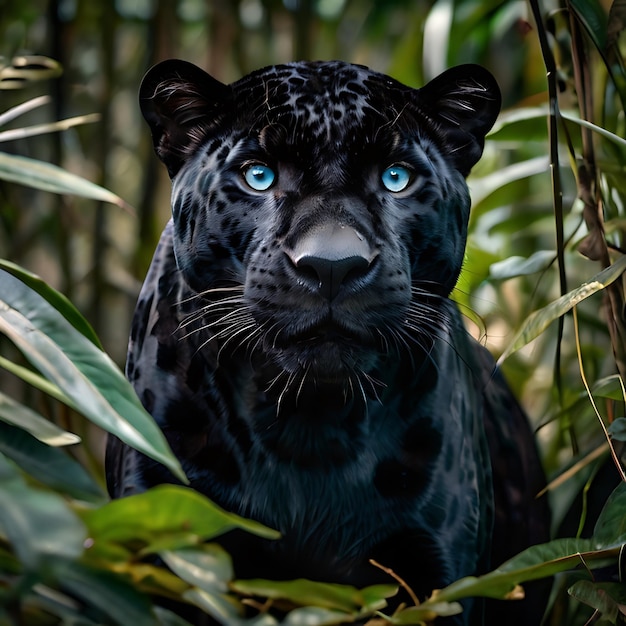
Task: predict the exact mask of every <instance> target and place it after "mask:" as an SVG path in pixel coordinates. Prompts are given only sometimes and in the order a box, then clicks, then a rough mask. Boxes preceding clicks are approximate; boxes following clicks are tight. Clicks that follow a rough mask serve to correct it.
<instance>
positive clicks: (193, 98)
mask: <svg viewBox="0 0 626 626" xmlns="http://www.w3.org/2000/svg"><path fill="white" fill-rule="evenodd" d="M231 103H232V92H231V89H230V87H229V86H228V85H224V84H223V83H221V82H219V81H218V80H216V79H215V78H213V77H212V76H210V75H209V74H207V73H206V72H205V71H203V70H201V69H200V68H199V67H196V66H195V65H193V64H192V63H188V62H187V61H180V60H178V59H169V60H167V61H162V62H161V63H159V64H157V65H155V66H154V67H153V68H151V69H150V70H149V71H148V73H147V74H146V75H145V76H144V78H143V81H142V83H141V87H140V88H139V104H140V106H141V112H142V113H143V116H144V117H145V118H146V121H147V122H148V124H149V125H150V128H151V130H152V141H153V143H154V150H155V152H156V153H157V155H158V156H159V158H160V159H161V160H162V161H163V163H165V165H166V167H167V170H168V172H169V174H170V176H174V175H176V173H177V172H178V170H179V169H180V168H181V166H182V165H183V163H184V162H185V161H186V160H187V159H188V158H189V156H190V155H192V154H193V153H194V151H195V149H196V148H197V146H198V145H199V144H200V143H201V142H202V140H203V139H204V138H205V136H206V134H207V132H208V131H209V130H210V129H211V127H212V126H213V125H214V124H215V122H216V121H217V120H218V119H219V117H220V115H223V114H224V111H226V110H228V108H229V106H230V108H232V104H231Z"/></svg>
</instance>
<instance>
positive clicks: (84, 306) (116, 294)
mask: <svg viewBox="0 0 626 626" xmlns="http://www.w3.org/2000/svg"><path fill="white" fill-rule="evenodd" d="M624 20H626V2H624V1H623V0H621V1H619V0H615V1H614V2H610V0H602V1H600V0H576V1H574V0H565V1H562V2H558V1H556V0H554V1H552V0H543V1H539V0H534V1H533V2H526V1H525V0H504V1H495V0H488V1H477V0H437V1H436V2H428V1H425V0H384V1H376V0H370V1H368V0H358V1H357V0H282V1H281V0H233V1H227V0H171V1H166V0H160V1H159V0H118V1H116V2H113V1H111V2H92V1H91V0H89V1H86V0H57V1H49V2H48V1H43V0H40V1H38V0H22V1H20V2H17V1H16V0H13V1H7V0H0V57H1V58H0V257H2V258H3V259H5V260H6V261H3V262H2V263H1V264H0V268H1V270H0V271H1V274H2V276H1V277H0V278H1V280H0V305H1V306H0V331H2V334H0V365H1V366H2V368H3V371H2V372H1V373H0V624H4V623H7V624H39V623H42V624H47V623H79V624H94V623H120V624H128V623H131V622H133V621H137V623H141V624H143V623H146V624H151V623H171V624H178V623H183V622H182V620H180V619H179V618H176V617H175V616H174V615H173V614H171V613H169V612H168V611H166V610H165V609H161V608H155V607H153V606H152V605H151V604H150V601H149V600H148V595H149V594H150V593H153V594H157V595H161V596H166V597H184V598H185V599H186V601H188V602H190V603H192V604H195V605H197V606H200V607H201V608H202V609H203V610H205V611H206V612H208V613H209V614H212V615H214V616H218V617H220V618H221V619H223V620H224V621H225V623H228V624H236V623H239V622H241V623H244V622H245V623H255V624H273V623H276V622H275V621H271V620H273V619H274V618H272V617H271V616H270V615H269V614H267V613H264V612H263V611H261V612H260V614H259V616H258V617H255V618H252V619H251V621H248V620H244V618H243V617H241V613H240V612H239V610H240V609H241V608H242V606H243V605H242V604H241V598H242V597H261V598H270V599H272V600H273V601H278V600H280V601H283V602H284V601H285V600H287V601H288V602H289V603H290V606H292V607H299V606H300V607H302V608H297V609H294V610H293V611H291V613H290V616H291V617H290V618H289V619H291V620H292V621H289V622H285V623H293V624H297V623H307V624H332V623H341V622H343V621H349V620H350V619H354V618H355V616H357V615H358V616H361V617H363V616H369V615H375V612H376V611H377V610H379V609H381V610H382V607H383V604H384V600H383V598H384V594H385V593H386V591H385V592H383V591H381V590H371V593H370V592H368V593H366V592H362V593H360V594H356V595H355V594H354V593H353V591H351V592H350V593H347V592H345V593H343V592H340V591H338V590H334V591H333V593H330V592H328V590H327V589H323V588H317V587H315V586H307V587H298V586H297V585H296V586H295V587H289V588H287V587H280V586H279V585H274V586H271V585H270V586H269V587H268V586H265V587H263V586H262V587H261V588H260V589H259V588H247V587H245V585H241V584H239V586H238V584H237V583H233V582H232V581H230V578H231V577H232V570H231V569H230V564H229V562H228V557H227V555H224V554H222V553H221V552H220V551H219V550H218V549H217V548H215V547H211V545H212V544H208V545H205V544H204V543H202V542H203V540H205V539H210V538H211V537H212V536H215V535H216V534H219V532H222V531H223V530H225V529H227V528H231V527H232V526H233V525H242V526H243V527H245V528H247V529H249V530H250V531H251V532H259V533H268V532H269V531H266V530H264V529H261V528H258V527H257V526H255V525H253V524H249V523H247V522H245V521H240V520H235V519H233V518H232V516H228V515H224V514H223V513H221V512H219V511H215V510H214V509H213V508H212V507H211V505H210V503H208V502H206V501H203V500H202V499H199V498H196V497H195V496H194V495H193V494H190V493H188V492H186V491H185V490H184V489H183V488H181V489H180V490H179V491H177V490H176V489H173V488H171V489H168V488H166V489H162V490H160V491H158V492H157V493H155V494H146V497H145V498H143V499H142V498H141V497H139V496H138V497H135V499H132V498H131V499H129V502H116V503H108V502H107V498H106V497H105V496H104V493H103V474H102V459H103V441H104V437H103V429H106V430H110V431H112V432H114V433H116V434H121V433H125V432H126V431H125V430H124V429H125V427H124V426H123V425H122V424H123V423H124V422H125V420H131V421H132V420H134V421H133V422H132V423H133V427H134V428H135V429H136V433H135V435H136V436H135V435H133V436H132V437H131V441H132V442H133V443H135V444H136V445H138V446H143V448H142V449H143V450H144V451H146V452H147V453H148V454H151V455H153V456H155V458H159V459H161V460H163V459H166V460H167V462H168V463H172V464H174V463H175V462H174V461H173V460H171V459H170V458H169V457H168V454H169V453H168V451H167V450H166V449H165V448H164V447H163V444H162V442H161V441H160V439H159V436H158V433H154V432H153V430H151V427H150V424H149V422H148V420H146V417H145V416H144V415H142V414H141V409H140V407H138V406H136V403H135V401H134V399H131V396H132V393H131V392H130V391H129V389H128V388H127V387H125V386H124V383H123V381H122V380H120V376H119V370H116V368H115V364H117V366H118V367H123V363H124V358H125V349H126V343H127V335H128V329H129V327H130V318H131V315H132V310H133V308H134V305H135V301H136V298H137V294H138V291H139V288H140V285H141V282H142V280H143V277H144V275H145V272H146V269H147V267H148V265H149V262H150V258H151V255H152V252H153V250H154V247H155V245H156V242H157V240H158V237H159V234H160V232H161V229H162V228H163V226H164V224H165V223H166V221H167V219H168V215H169V211H170V209H169V180H168V179H167V175H166V172H165V168H163V166H162V165H161V164H160V163H159V162H158V161H157V159H156V157H155V156H154V155H153V151H152V144H151V141H150V137H149V132H148V129H147V126H146V124H145V123H144V122H143V120H142V119H141V116H140V112H139V107H138V105H137V90H138V86H139V83H140V81H141V77H142V75H143V74H144V73H145V71H146V70H147V69H148V68H149V67H150V66H151V65H152V64H154V63H155V62H157V61H159V60H162V59H166V58H171V57H178V58H183V59H186V60H189V61H192V62H195V63H196V64H198V65H200V66H202V67H203V68H205V69H207V70H208V71H209V72H210V73H211V74H213V75H214V76H215V77H216V78H218V79H219V80H221V81H224V82H231V81H233V80H236V79H237V78H239V77H241V76H242V75H244V74H245V73H247V72H249V71H251V70H253V69H256V68H258V67H261V66H264V65H269V64H274V63H278V62H286V61H291V60H296V59H342V60H346V61H351V62H356V63H362V64H365V65H368V66H370V67H371V68H373V69H375V70H378V71H382V72H385V73H388V74H390V75H391V76H393V77H394V78H396V79H398V80H400V81H402V82H404V83H407V84H409V85H411V86H415V87H417V86H420V85H422V84H424V83H425V82H426V81H427V80H428V79H430V78H432V77H434V76H435V75H437V74H438V73H439V72H441V71H442V70H444V69H445V68H447V67H450V66H452V65H457V64H461V63H468V62H472V63H480V64H482V65H484V66H486V67H487V68H488V69H489V70H491V71H492V72H493V73H494V75H495V76H496V78H497V80H498V82H499V84H500V86H501V89H502V94H503V112H502V114H501V116H500V118H499V120H498V122H497V123H496V126H495V127H494V129H493V131H492V133H491V135H490V136H489V137H488V141H487V145H486V147H485V153H484V156H483V159H482V160H481V162H480V163H479V164H478V166H476V168H475V169H474V171H473V172H472V174H471V176H470V179H469V185H470V189H471V191H472V196H473V213H472V219H471V234H470V239H469V243H468V251H467V259H466V263H465V266H464V270H463V273H462V276H461V279H460V281H459V284H458V286H457V288H456V290H455V292H454V298H455V299H456V300H457V301H458V302H459V305H460V306H461V308H462V311H463V312H464V314H465V315H466V317H467V320H468V328H470V330H471V332H472V333H473V334H474V335H475V336H476V337H477V338H478V339H479V340H480V341H482V342H483V343H485V345H487V346H488V347H489V349H490V350H491V351H492V352H493V353H494V355H495V356H496V357H497V358H498V357H500V359H501V364H502V368H503V369H504V371H505V374H506V375H507V378H508V380H509V382H510V383H511V385H512V387H513V388H514V390H515V392H516V394H517V395H518V397H519V398H520V399H521V401H522V403H523V405H524V406H525V408H526V410H527V411H528V414H529V416H530V419H531V421H532V423H533V426H534V427H535V429H536V431H537V436H538V442H539V445H540V449H541V453H542V458H543V460H544V466H545V470H546V474H547V476H548V478H549V481H550V486H549V490H548V493H547V494H544V495H543V496H542V497H548V498H550V502H551V505H552V510H553V526H554V529H553V531H554V537H555V541H553V542H551V543H550V544H548V546H544V547H540V548H538V549H531V550H530V551H529V552H528V553H527V554H524V555H521V556H520V558H519V559H518V560H514V561H513V562H511V563H509V564H507V566H506V567H502V568H500V569H499V570H498V571H497V572H496V573H495V574H494V575H493V576H492V577H491V578H489V577H486V578H485V580H481V579H479V580H478V581H471V584H470V583H467V584H465V585H460V586H457V587H456V588H453V589H451V590H448V591H447V593H446V592H444V593H443V595H440V596H439V597H438V599H437V602H435V601H434V600H432V602H431V603H430V604H429V603H428V602H426V603H425V604H424V605H423V606H421V607H410V608H409V609H407V610H406V611H405V612H404V613H400V614H398V615H396V616H391V617H388V620H390V621H391V622H392V623H405V624H409V623H413V624H418V623H424V622H427V621H430V620H433V619H434V617H435V616H436V615H437V614H439V613H441V614H445V612H446V611H455V610H457V609H458V605H457V604H456V602H457V600H458V599H460V598H463V597H464V596H465V595H496V596H498V597H503V596H504V595H506V593H508V592H510V591H511V590H512V589H515V585H516V584H517V583H523V582H525V581H526V580H530V579H532V578H537V577H543V576H550V577H551V576H553V575H556V576H555V586H554V593H553V596H552V599H551V608H550V609H549V611H548V613H547V614H546V623H550V624H584V623H596V622H599V621H605V622H606V623H621V622H623V620H624V617H623V616H624V614H625V613H626V610H625V609H624V606H625V605H626V597H625V596H626V594H625V593H624V589H623V587H622V585H621V584H619V583H616V581H618V580H620V576H621V569H622V567H623V565H622V558H621V546H622V544H623V543H624V539H625V536H626V527H625V523H624V521H623V520H624V519H626V495H625V494H624V490H623V489H622V487H621V486H618V483H620V481H621V480H623V472H622V473H621V474H620V470H618V467H621V464H620V461H619V453H620V447H621V441H623V440H624V437H625V433H626V429H625V428H624V426H623V424H624V422H625V421H626V420H625V419H624V416H625V413H624V399H625V394H624V384H623V380H624V375H625V374H626V358H625V345H626V341H625V340H626V309H625V306H624V285H625V282H624V275H623V274H622V272H623V271H624V267H625V265H624V236H625V233H626V217H625V207H624V199H625V198H626V175H625V169H624V168H625V164H626V142H625V141H624V139H623V138H624V129H625V119H624V102H625V101H626V74H625V72H624V62H623V49H624V41H623V37H621V31H622V30H623V27H624ZM42 97H43V98H44V99H42ZM68 119H69V120H70V121H69V122H66V123H62V124H60V125H59V126H58V127H55V126H54V124H55V123H56V122H58V121H59V120H68ZM48 164H52V165H53V166H57V168H60V169H52V168H48V167H47V165H48ZM77 177H80V178H77ZM85 181H91V183H96V184H97V185H99V187H94V186H90V185H88V184H87V183H86V182H85ZM105 190H106V191H105ZM13 264H16V265H13ZM25 270H27V271H25ZM28 272H32V273H34V274H36V275H37V276H39V277H41V280H40V279H39V278H37V277H36V276H33V275H32V274H30V273H28ZM58 292H60V293H62V294H64V295H65V296H66V297H67V298H68V299H69V300H65V299H63V298H62V297H61V296H59V294H58ZM70 302H71V303H73V304H70ZM74 306H75V307H76V308H74ZM68 320H69V322H68ZM33 337H37V338H38V339H37V341H39V340H40V343H37V341H35V340H34V339H33ZM85 339H86V341H85ZM46 342H47V343H46ZM44 344H45V345H44ZM96 346H101V347H103V348H104V351H105V352H106V353H108V354H109V355H110V356H111V358H112V361H111V362H109V361H108V360H107V359H105V358H104V357H102V356H100V354H95V353H94V351H96V352H98V353H99V350H98V348H97V347H96ZM64 368H68V369H64ZM72 368H76V369H72ZM61 370H63V372H61ZM74 377H75V378H74ZM78 378H80V379H81V385H83V382H84V385H83V386H80V385H78V384H74V385H73V384H68V380H71V379H73V380H75V379H78ZM83 379H84V380H83ZM98 403H103V404H98ZM105 405H106V406H105ZM131 405H132V406H131ZM109 411H110V413H109ZM103 416H104V417H103ZM85 417H87V418H88V419H85ZM134 432H135V431H134ZM137 433H138V434H137ZM133 437H135V438H134V439H133ZM79 438H80V443H79ZM172 467H174V465H172ZM616 487H617V489H616V490H615V491H613V489H614V488H616ZM611 493H612V495H610V494H611ZM153 496H154V497H153ZM607 499H608V504H607V506H605V507H604V510H603V512H602V514H601V518H600V521H599V522H598V523H597V524H596V520H597V517H598V515H599V514H600V510H601V509H603V506H604V504H605V502H606V501H607ZM163 510H167V511H169V513H168V514H163V512H162V511H163ZM129 517H130V518H132V519H134V520H135V522H134V525H133V524H129V523H126V522H124V520H125V519H128V518H129ZM209 518H210V520H212V521H211V523H210V524H209V523H208V522H207V521H206V520H207V519H209ZM138 520H141V522H139V521H138ZM183 520H184V523H183ZM190 520H191V521H190ZM594 525H595V528H594ZM190 528H191V530H192V531H193V532H191V530H190ZM270 534H271V533H270ZM557 537H566V538H568V539H556V538H557ZM154 553H158V554H159V555H160V556H161V557H162V559H163V560H164V561H165V562H166V563H167V565H168V566H169V569H168V570H165V568H162V567H158V566H157V565H155V564H154V562H153V561H149V560H146V559H145V557H146V556H149V555H151V554H154ZM494 565H498V564H494ZM416 566H417V567H419V564H416ZM600 567H601V568H602V572H603V573H604V574H606V572H607V571H608V572H610V574H609V575H608V577H607V576H599V575H598V571H599V570H598V568H600ZM572 570H576V571H575V572H574V574H572V573H571V571H572ZM202 572H204V574H203V573H202ZM605 578H606V580H608V582H606V581H605V580H604V579H605ZM390 582H393V581H390ZM566 590H569V597H572V598H574V599H575V601H570V602H567V601H566V600H565V599H566V598H567V597H568V593H567V591H566ZM342 593H343V595H342ZM250 602H252V604H253V605H254V606H257V607H258V606H260V604H259V603H258V602H257V603H256V604H255V602H256V601H248V603H250ZM429 602H430V601H429ZM511 610H512V611H515V605H514V604H512V605H511ZM383 612H384V611H383ZM298 620H300V621H298ZM306 620H308V621H306ZM383 623H387V622H383Z"/></svg>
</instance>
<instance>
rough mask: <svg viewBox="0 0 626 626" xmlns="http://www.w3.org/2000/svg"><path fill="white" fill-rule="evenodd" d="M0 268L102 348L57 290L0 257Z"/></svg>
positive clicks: (89, 325)
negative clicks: (26, 286)
mask: <svg viewBox="0 0 626 626" xmlns="http://www.w3.org/2000/svg"><path fill="white" fill-rule="evenodd" d="M0 268H1V269H3V270H5V271H7V272H9V273H10V274H12V275H13V276H15V277H16V278H19V280H21V281H22V282H23V283H24V284H25V285H28V286H29V287H30V288H31V289H32V290H33V291H36V292H37V293H38V294H39V295H40V296H41V297H42V298H44V299H45V300H46V301H47V302H48V303H49V304H50V305H52V306H53V307H54V308H55V309H56V310H57V311H58V312H59V313H60V314H61V315H62V316H63V317H64V318H65V319H66V320H67V321H68V322H69V323H70V324H71V325H72V326H73V327H74V328H75V329H76V330H78V331H79V332H80V333H81V334H83V335H85V337H87V339H89V341H91V342H92V343H93V344H95V345H96V346H98V347H99V348H100V349H102V344H101V343H100V340H99V339H98V335H96V333H95V331H94V329H93V328H92V326H91V324H90V323H89V322H88V321H87V320H86V319H85V318H84V317H83V315H82V314H81V313H80V311H79V310H78V309H77V308H76V307H75V306H74V305H73V304H72V303H71V302H70V301H69V300H68V299H67V298H66V297H65V296H64V295H63V294H62V293H60V292H59V291H57V290H56V289H53V288H52V287H51V286H50V285H48V284H47V283H46V282H45V281H43V280H42V279H41V278H40V277H39V276H37V275H36V274H33V273H32V272H29V271H28V270H26V269H24V268H23V267H20V266H19V265H16V264H15V263H12V262H11V261H8V260H6V259H0Z"/></svg>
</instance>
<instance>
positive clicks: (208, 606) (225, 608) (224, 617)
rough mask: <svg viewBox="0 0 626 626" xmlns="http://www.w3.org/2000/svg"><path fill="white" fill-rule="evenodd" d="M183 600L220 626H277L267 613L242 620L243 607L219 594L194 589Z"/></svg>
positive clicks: (186, 593)
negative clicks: (223, 625)
mask: <svg viewBox="0 0 626 626" xmlns="http://www.w3.org/2000/svg"><path fill="white" fill-rule="evenodd" d="M183 599H184V600H186V601H187V602H189V603H191V604H194V605H195V606H197V607H199V608H201V609H202V610H203V611H204V612H205V613H208V614H209V615H210V616H211V617H213V618H214V619H216V620H217V621H218V622H219V623H220V624H227V625H228V626H278V622H277V621H276V619H274V618H273V617H272V616H271V615H270V614H269V613H262V614H261V615H259V616H258V617H255V618H252V619H244V618H243V617H242V614H243V607H242V606H241V605H240V604H239V603H238V602H231V601H230V600H229V599H228V598H226V597H225V596H223V595H221V594H214V593H209V592H207V591H203V590H202V589H197V588H194V589H189V590H188V591H185V593H183Z"/></svg>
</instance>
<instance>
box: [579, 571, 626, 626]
mask: <svg viewBox="0 0 626 626" xmlns="http://www.w3.org/2000/svg"><path fill="white" fill-rule="evenodd" d="M567 591H568V593H569V594H570V595H571V596H573V597H574V598H576V599H577V600H579V601H580V602H584V603H585V604H586V605H588V606H590V607H591V608H593V609H595V610H597V611H599V612H600V613H601V614H602V617H603V618H604V619H608V620H609V621H610V622H611V624H615V623H616V620H617V616H618V615H622V616H624V615H626V591H625V589H624V585H623V584H621V583H594V582H591V581H590V580H577V581H576V582H575V583H574V584H573V585H572V586H571V587H570V588H569V589H568V590H567Z"/></svg>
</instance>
